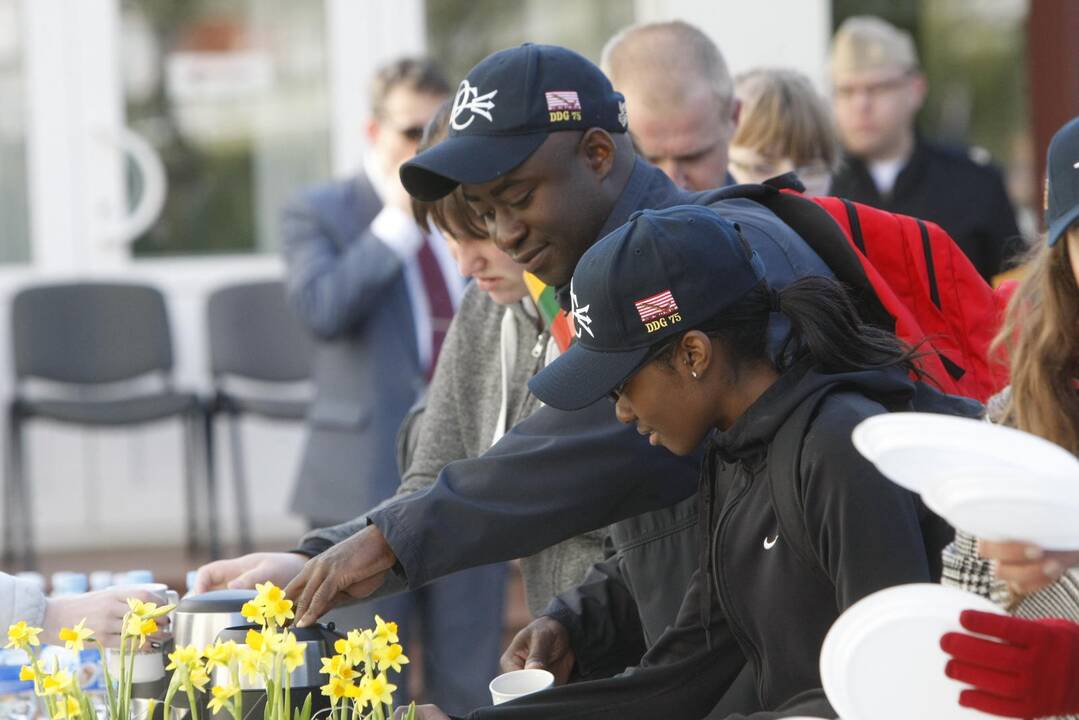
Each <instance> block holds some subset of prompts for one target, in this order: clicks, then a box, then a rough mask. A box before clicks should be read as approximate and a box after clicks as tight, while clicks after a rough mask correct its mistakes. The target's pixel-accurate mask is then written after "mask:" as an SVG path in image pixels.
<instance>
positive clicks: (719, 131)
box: [600, 20, 740, 190]
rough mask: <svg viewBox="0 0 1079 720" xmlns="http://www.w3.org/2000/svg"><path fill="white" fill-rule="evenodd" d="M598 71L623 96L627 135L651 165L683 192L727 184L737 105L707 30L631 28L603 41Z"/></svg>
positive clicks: (682, 25) (671, 25)
mask: <svg viewBox="0 0 1079 720" xmlns="http://www.w3.org/2000/svg"><path fill="white" fill-rule="evenodd" d="M600 66H601V67H602V68H603V71H604V73H606V75H607V77H609V78H610V79H611V84H612V85H614V88H615V89H616V90H618V91H619V92H621V93H622V94H623V95H624V96H625V98H626V108H627V109H628V111H629V117H630V124H629V126H630V128H631V129H630V134H631V135H632V136H633V141H634V142H635V143H636V145H637V148H638V150H639V151H640V154H641V155H642V156H644V158H645V159H646V160H648V162H650V163H652V164H653V165H655V166H657V167H658V168H660V169H661V170H662V171H663V172H664V173H666V174H667V176H668V177H669V178H671V180H673V181H674V182H675V183H676V184H677V185H678V186H679V187H681V188H683V189H686V190H709V189H711V188H715V187H721V186H723V185H729V184H731V182H732V181H731V179H730V176H729V175H728V174H727V149H728V146H729V145H730V142H731V138H732V137H734V130H735V128H736V127H737V125H738V112H739V109H740V106H739V102H738V100H737V98H735V96H734V82H733V81H732V80H731V74H730V71H729V70H728V69H727V63H726V61H725V60H724V59H723V54H722V53H721V52H720V51H719V48H718V47H716V44H715V43H714V42H712V40H711V39H710V38H709V37H708V36H707V35H705V34H704V32H702V31H701V30H700V29H699V28H697V27H694V26H693V25H690V24H689V23H686V22H683V21H681V20H674V21H670V22H656V23H645V24H641V25H633V26H630V27H628V28H626V29H625V30H622V31H621V32H619V33H618V34H617V35H615V36H614V37H612V38H611V39H610V40H609V41H608V42H607V45H606V46H605V47H604V48H603V55H602V57H601V59H600Z"/></svg>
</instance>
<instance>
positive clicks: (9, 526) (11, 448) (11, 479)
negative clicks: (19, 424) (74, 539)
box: [0, 410, 21, 569]
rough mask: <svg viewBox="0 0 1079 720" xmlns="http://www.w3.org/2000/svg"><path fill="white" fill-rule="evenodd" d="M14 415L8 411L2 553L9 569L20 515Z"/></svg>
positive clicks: (0, 556) (13, 555)
mask: <svg viewBox="0 0 1079 720" xmlns="http://www.w3.org/2000/svg"><path fill="white" fill-rule="evenodd" d="M14 416H15V412H14V411H13V410H12V411H10V412H8V414H7V420H8V424H7V428H6V430H7V432H6V433H5V435H4V528H3V543H4V548H3V552H2V554H0V562H2V563H3V565H4V567H5V568H8V569H14V567H15V529H16V528H15V524H16V522H18V521H17V518H18V515H19V513H18V509H17V508H16V507H15V503H16V496H17V493H18V490H17V484H16V480H15V457H14V455H15V443H14V440H13V438H12V433H13V425H14V423H15V419H14ZM20 500H21V498H20Z"/></svg>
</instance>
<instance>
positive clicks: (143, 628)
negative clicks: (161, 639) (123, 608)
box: [124, 603, 158, 647]
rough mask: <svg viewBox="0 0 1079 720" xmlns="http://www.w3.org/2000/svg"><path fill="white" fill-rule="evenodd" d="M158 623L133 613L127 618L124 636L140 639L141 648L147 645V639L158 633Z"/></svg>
mask: <svg viewBox="0 0 1079 720" xmlns="http://www.w3.org/2000/svg"><path fill="white" fill-rule="evenodd" d="M147 604H148V605H149V604H152V603H147ZM157 629H158V628H157V621H156V620H154V619H153V618H146V617H142V616H140V615H137V614H135V613H134V612H132V613H131V614H129V615H128V616H127V623H126V625H125V626H124V634H125V635H127V636H128V637H133V638H134V637H137V638H138V639H139V647H142V646H143V645H145V644H146V637H147V636H149V635H153V634H154V633H156V632H157Z"/></svg>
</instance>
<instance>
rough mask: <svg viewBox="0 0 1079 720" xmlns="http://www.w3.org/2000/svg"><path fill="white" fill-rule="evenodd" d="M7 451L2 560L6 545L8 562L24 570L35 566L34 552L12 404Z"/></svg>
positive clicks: (20, 443) (29, 500)
mask: <svg viewBox="0 0 1079 720" xmlns="http://www.w3.org/2000/svg"><path fill="white" fill-rule="evenodd" d="M7 451H8V458H7V459H8V466H7V471H8V476H9V481H10V484H11V488H10V493H9V494H8V496H7V498H6V500H7V501H8V502H9V503H10V508H11V510H10V517H9V520H10V522H8V523H5V527H6V528H10V530H8V529H5V531H4V554H5V562H7V561H8V557H7V555H8V553H9V550H8V548H9V547H10V548H11V551H10V552H11V561H12V562H17V563H18V565H19V566H20V567H22V569H24V570H34V569H36V568H37V553H36V549H35V548H34V508H33V499H32V498H31V496H30V488H29V486H28V485H27V482H26V464H25V452H24V447H23V423H22V418H21V417H20V416H19V413H18V411H17V410H15V408H14V407H12V409H11V412H9V413H8V427H7ZM20 535H21V538H20ZM9 540H10V545H9V544H8V543H9ZM16 545H18V546H19V547H20V549H19V550H18V551H16V550H15V548H16Z"/></svg>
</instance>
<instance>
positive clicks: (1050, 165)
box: [1045, 117, 1079, 245]
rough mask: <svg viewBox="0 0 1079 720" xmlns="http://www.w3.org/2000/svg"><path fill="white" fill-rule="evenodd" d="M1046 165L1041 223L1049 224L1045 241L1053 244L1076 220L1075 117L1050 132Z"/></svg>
mask: <svg viewBox="0 0 1079 720" xmlns="http://www.w3.org/2000/svg"><path fill="white" fill-rule="evenodd" d="M1046 168H1047V174H1048V180H1047V181H1046V182H1047V186H1046V188H1045V195H1046V197H1045V224H1046V225H1048V226H1049V244H1050V245H1056V243H1057V240H1060V238H1061V236H1062V235H1064V233H1065V232H1067V230H1068V228H1069V227H1071V224H1072V223H1074V222H1076V221H1077V220H1079V117H1076V118H1072V119H1071V121H1070V122H1068V123H1067V124H1066V125H1065V126H1064V127H1062V128H1060V129H1059V130H1057V134H1056V135H1054V136H1053V139H1052V141H1051V142H1050V143H1049V157H1048V159H1047V160H1046Z"/></svg>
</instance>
